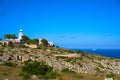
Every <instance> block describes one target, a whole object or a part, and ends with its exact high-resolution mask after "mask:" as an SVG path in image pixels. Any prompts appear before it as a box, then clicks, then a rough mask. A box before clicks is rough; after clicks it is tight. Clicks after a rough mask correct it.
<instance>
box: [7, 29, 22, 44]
mask: <svg viewBox="0 0 120 80" xmlns="http://www.w3.org/2000/svg"><path fill="white" fill-rule="evenodd" d="M22 36H23V30H22V29H20V31H19V34H18V39H6V42H8V41H12V42H15V43H20V42H21V40H22Z"/></svg>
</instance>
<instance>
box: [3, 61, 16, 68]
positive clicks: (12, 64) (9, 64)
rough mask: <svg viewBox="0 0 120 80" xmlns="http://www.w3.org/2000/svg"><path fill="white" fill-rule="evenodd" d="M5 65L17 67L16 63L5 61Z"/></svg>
mask: <svg viewBox="0 0 120 80" xmlns="http://www.w3.org/2000/svg"><path fill="white" fill-rule="evenodd" d="M3 65H4V66H9V67H15V66H16V64H15V63H11V62H4V63H3Z"/></svg>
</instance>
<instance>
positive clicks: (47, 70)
mask: <svg viewBox="0 0 120 80" xmlns="http://www.w3.org/2000/svg"><path fill="white" fill-rule="evenodd" d="M32 75H37V76H39V78H48V79H55V78H56V76H57V73H56V72H54V71H53V68H52V67H50V66H49V65H46V64H45V62H37V61H35V62H29V61H27V62H25V66H23V67H22V76H23V77H24V79H27V78H30V76H32Z"/></svg>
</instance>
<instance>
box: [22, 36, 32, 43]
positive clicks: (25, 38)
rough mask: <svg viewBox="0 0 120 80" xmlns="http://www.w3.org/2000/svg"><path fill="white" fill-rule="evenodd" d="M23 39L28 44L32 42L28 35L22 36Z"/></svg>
mask: <svg viewBox="0 0 120 80" xmlns="http://www.w3.org/2000/svg"><path fill="white" fill-rule="evenodd" d="M22 39H23V40H24V41H25V42H28V41H29V40H30V38H29V37H28V36H26V35H23V36H22Z"/></svg>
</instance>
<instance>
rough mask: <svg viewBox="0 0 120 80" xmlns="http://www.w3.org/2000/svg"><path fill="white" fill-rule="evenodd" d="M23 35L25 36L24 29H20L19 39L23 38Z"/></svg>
mask: <svg viewBox="0 0 120 80" xmlns="http://www.w3.org/2000/svg"><path fill="white" fill-rule="evenodd" d="M22 36H23V30H22V29H20V31H19V38H18V39H19V40H21V39H22Z"/></svg>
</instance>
